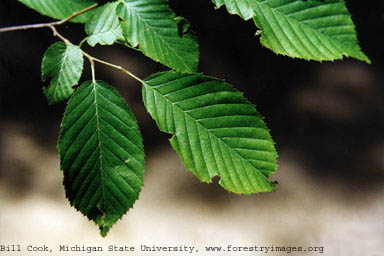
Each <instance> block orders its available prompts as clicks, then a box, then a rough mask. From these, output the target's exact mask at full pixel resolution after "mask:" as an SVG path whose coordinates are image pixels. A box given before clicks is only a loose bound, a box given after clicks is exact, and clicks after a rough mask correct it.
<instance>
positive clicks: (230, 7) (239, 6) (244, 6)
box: [212, 0, 255, 20]
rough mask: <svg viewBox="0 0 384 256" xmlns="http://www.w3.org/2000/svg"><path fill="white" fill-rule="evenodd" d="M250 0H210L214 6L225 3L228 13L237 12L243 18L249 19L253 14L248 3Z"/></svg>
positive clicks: (218, 6) (217, 6)
mask: <svg viewBox="0 0 384 256" xmlns="http://www.w3.org/2000/svg"><path fill="white" fill-rule="evenodd" d="M251 1H252V0H212V2H213V3H214V4H215V5H216V8H220V7H221V6H223V5H225V7H226V8H227V11H228V12H229V13H230V14H237V15H239V16H240V17H241V18H243V19H244V20H249V19H251V18H252V17H253V15H254V12H253V9H252V7H251V4H250V2H251ZM254 1H255V0H254Z"/></svg>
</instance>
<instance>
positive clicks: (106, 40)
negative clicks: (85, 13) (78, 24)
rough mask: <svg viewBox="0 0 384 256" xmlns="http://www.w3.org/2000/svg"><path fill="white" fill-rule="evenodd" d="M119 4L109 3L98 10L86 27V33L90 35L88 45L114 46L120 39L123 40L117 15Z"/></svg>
mask: <svg viewBox="0 0 384 256" xmlns="http://www.w3.org/2000/svg"><path fill="white" fill-rule="evenodd" d="M117 4H118V3H117V2H114V3H109V4H106V5H104V6H103V7H101V8H98V9H97V10H96V13H95V15H93V17H92V18H91V19H89V20H88V22H87V23H86V25H85V31H86V33H87V34H88V35H89V37H88V40H87V42H88V44H89V45H91V46H95V45H96V44H97V43H99V44H101V45H112V44H113V43H114V42H116V41H117V40H118V39H122V38H123V32H122V30H121V27H120V23H119V17H118V16H117V14H116V6H117Z"/></svg>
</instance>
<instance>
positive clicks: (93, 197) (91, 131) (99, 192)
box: [58, 81, 144, 236]
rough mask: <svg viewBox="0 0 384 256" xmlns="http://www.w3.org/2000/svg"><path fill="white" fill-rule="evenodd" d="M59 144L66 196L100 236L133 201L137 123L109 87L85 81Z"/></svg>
mask: <svg viewBox="0 0 384 256" xmlns="http://www.w3.org/2000/svg"><path fill="white" fill-rule="evenodd" d="M58 149H59V154H60V160H61V169H62V170H63V171H64V186H65V191H66V196H67V198H68V199H69V201H70V203H71V205H72V206H74V207H75V208H76V209H78V210H79V211H80V212H81V213H83V214H84V215H86V216H87V217H88V218H89V219H90V220H92V221H94V222H95V223H96V224H97V225H98V226H99V228H100V233H101V235H102V236H105V235H106V234H107V232H108V231H109V229H110V228H111V227H112V225H113V224H114V223H115V222H116V221H117V220H118V219H120V218H121V217H122V216H123V215H124V214H125V213H126V212H127V211H128V209H129V208H131V207H132V206H133V204H134V202H135V201H136V200H137V198H138V196H139V193H140V190H141V187H142V185H143V173H144V151H143V144H142V137H141V134H140V131H139V128H138V126H137V122H136V120H135V118H134V116H133V115H132V113H131V111H130V110H129V108H128V107H127V105H126V104H125V103H124V100H123V99H122V98H121V96H120V95H119V94H118V93H117V92H116V91H115V89H114V88H112V87H111V86H110V85H108V84H106V83H104V82H102V81H95V82H92V81H88V82H85V83H83V84H82V85H81V86H80V87H79V88H78V89H77V90H76V92H75V93H74V95H73V96H72V97H71V99H70V100H69V102H68V106H67V109H66V111H65V115H64V119H63V122H62V129H61V133H60V138H59V144H58Z"/></svg>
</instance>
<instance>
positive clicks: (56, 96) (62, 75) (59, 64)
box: [41, 42, 83, 104]
mask: <svg viewBox="0 0 384 256" xmlns="http://www.w3.org/2000/svg"><path fill="white" fill-rule="evenodd" d="M82 72H83V52H82V51H81V49H80V48H79V47H78V46H75V45H66V44H65V43H63V42H57V43H54V44H52V45H51V46H50V47H49V48H48V50H47V51H46V52H45V55H44V58H43V62H42V65H41V74H42V80H43V81H45V80H46V79H50V80H51V81H50V86H49V87H44V88H43V91H44V94H45V96H46V98H47V100H48V102H49V104H56V103H58V102H61V101H63V100H65V99H67V98H68V97H69V96H71V95H72V93H73V89H72V86H74V85H77V83H78V82H79V79H80V77H81V73H82Z"/></svg>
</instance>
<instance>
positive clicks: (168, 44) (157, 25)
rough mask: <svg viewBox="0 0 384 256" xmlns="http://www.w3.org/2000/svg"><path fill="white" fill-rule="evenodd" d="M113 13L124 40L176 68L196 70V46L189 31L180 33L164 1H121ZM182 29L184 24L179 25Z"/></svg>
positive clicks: (197, 57) (194, 39)
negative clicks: (120, 20)
mask: <svg viewBox="0 0 384 256" xmlns="http://www.w3.org/2000/svg"><path fill="white" fill-rule="evenodd" d="M117 14H118V15H119V16H120V17H121V18H122V19H123V21H122V22H121V26H122V29H123V35H124V37H125V38H126V40H127V41H128V42H129V43H130V44H131V45H132V46H133V47H138V48H139V49H140V50H141V51H142V52H143V53H144V54H145V55H147V56H148V57H150V58H152V59H153V60H156V61H159V62H161V63H162V64H164V65H166V66H168V67H170V68H172V69H175V70H178V71H187V72H191V71H196V70H197V65H198V61H199V49H198V48H199V47H198V43H197V39H196V37H195V35H194V34H193V33H191V32H190V33H186V34H180V33H179V31H180V28H179V26H178V22H177V20H175V19H176V17H175V14H174V13H173V12H172V11H171V10H170V9H169V7H168V3H167V1H166V0H121V1H120V4H119V6H118V7H117ZM181 26H182V28H181V30H183V29H184V28H185V26H184V25H181Z"/></svg>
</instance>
